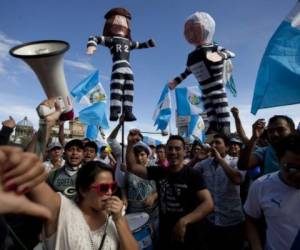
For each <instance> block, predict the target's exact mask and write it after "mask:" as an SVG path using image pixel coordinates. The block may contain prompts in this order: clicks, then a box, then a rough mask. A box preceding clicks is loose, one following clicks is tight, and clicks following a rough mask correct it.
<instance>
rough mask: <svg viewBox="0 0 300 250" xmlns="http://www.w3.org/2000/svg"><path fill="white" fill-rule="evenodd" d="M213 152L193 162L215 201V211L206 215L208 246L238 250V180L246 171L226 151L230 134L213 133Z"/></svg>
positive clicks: (240, 244) (240, 212)
mask: <svg viewBox="0 0 300 250" xmlns="http://www.w3.org/2000/svg"><path fill="white" fill-rule="evenodd" d="M211 146H212V147H211V153H212V156H211V157H209V158H207V159H205V160H202V161H200V162H199V163H198V164H196V165H195V166H194V169H196V170H198V171H199V172H200V173H201V174H202V176H203V179H204V182H205V184H206V186H207V188H208V190H209V191H210V192H211V194H212V197H213V201H214V206H215V207H214V212H213V213H211V214H209V215H208V217H207V222H208V223H207V228H206V230H207V240H208V249H209V250H219V249H231V250H241V249H242V247H243V243H244V214H243V210H242V202H241V198H240V186H239V185H240V184H241V183H242V182H243V180H244V176H245V171H239V170H238V169H237V159H236V158H235V159H234V158H232V157H230V156H229V155H228V154H227V152H228V148H229V138H228V137H227V136H226V135H222V134H215V135H214V137H213V140H212V142H211Z"/></svg>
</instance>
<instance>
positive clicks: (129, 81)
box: [87, 36, 155, 113]
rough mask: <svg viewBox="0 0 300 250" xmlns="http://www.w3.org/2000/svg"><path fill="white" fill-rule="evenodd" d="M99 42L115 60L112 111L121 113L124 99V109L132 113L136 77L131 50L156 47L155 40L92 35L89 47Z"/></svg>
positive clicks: (112, 80)
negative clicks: (134, 39)
mask: <svg viewBox="0 0 300 250" xmlns="http://www.w3.org/2000/svg"><path fill="white" fill-rule="evenodd" d="M97 44H101V45H103V46H105V47H108V48H109V49H110V53H111V55H112V60H113V66H112V74H111V84H110V112H117V113H121V107H122V100H123V101H124V111H126V112H129V113H131V112H132V107H133V95H134V78H133V72H132V70H131V66H130V63H129V56H130V50H133V49H143V48H150V47H154V46H155V45H154V41H153V40H152V39H150V40H149V41H147V42H144V43H140V42H136V41H130V40H129V39H127V38H123V37H118V36H113V37H105V36H100V37H99V36H90V37H89V39H88V43H87V47H89V46H95V47H96V46H97ZM123 91H124V96H123ZM124 111H123V112H124Z"/></svg>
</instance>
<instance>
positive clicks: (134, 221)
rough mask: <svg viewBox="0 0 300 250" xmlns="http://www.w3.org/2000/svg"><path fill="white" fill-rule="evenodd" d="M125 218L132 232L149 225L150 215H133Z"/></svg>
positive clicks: (127, 215)
mask: <svg viewBox="0 0 300 250" xmlns="http://www.w3.org/2000/svg"><path fill="white" fill-rule="evenodd" d="M125 216H126V218H127V221H128V225H129V227H130V229H131V231H132V232H134V231H136V230H137V229H139V228H141V227H142V226H144V225H145V224H147V222H148V220H149V214H147V213H132V214H126V215H125Z"/></svg>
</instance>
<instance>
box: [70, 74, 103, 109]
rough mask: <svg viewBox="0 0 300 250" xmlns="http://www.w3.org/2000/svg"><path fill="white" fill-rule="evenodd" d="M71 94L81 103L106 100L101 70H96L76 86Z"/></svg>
mask: <svg viewBox="0 0 300 250" xmlns="http://www.w3.org/2000/svg"><path fill="white" fill-rule="evenodd" d="M71 95H72V96H73V97H74V99H75V100H76V102H78V103H80V104H93V103H96V102H101V101H106V93H105V91H104V88H103V86H102V85H101V83H100V81H99V71H98V70H97V71H95V72H94V73H92V74H91V75H89V76H88V77H87V78H85V79H83V80H82V81H81V82H80V83H79V84H77V86H75V87H74V88H73V89H72V91H71Z"/></svg>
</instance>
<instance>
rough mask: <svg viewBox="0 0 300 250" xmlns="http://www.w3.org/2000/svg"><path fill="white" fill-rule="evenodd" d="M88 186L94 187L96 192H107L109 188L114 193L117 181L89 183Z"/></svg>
mask: <svg viewBox="0 0 300 250" xmlns="http://www.w3.org/2000/svg"><path fill="white" fill-rule="evenodd" d="M90 188H93V189H96V191H97V193H98V194H100V195H103V194H105V193H107V192H108V191H109V190H111V192H112V193H115V192H116V191H117V188H118V185H117V182H116V181H114V182H112V183H100V184H95V185H91V186H90Z"/></svg>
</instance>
